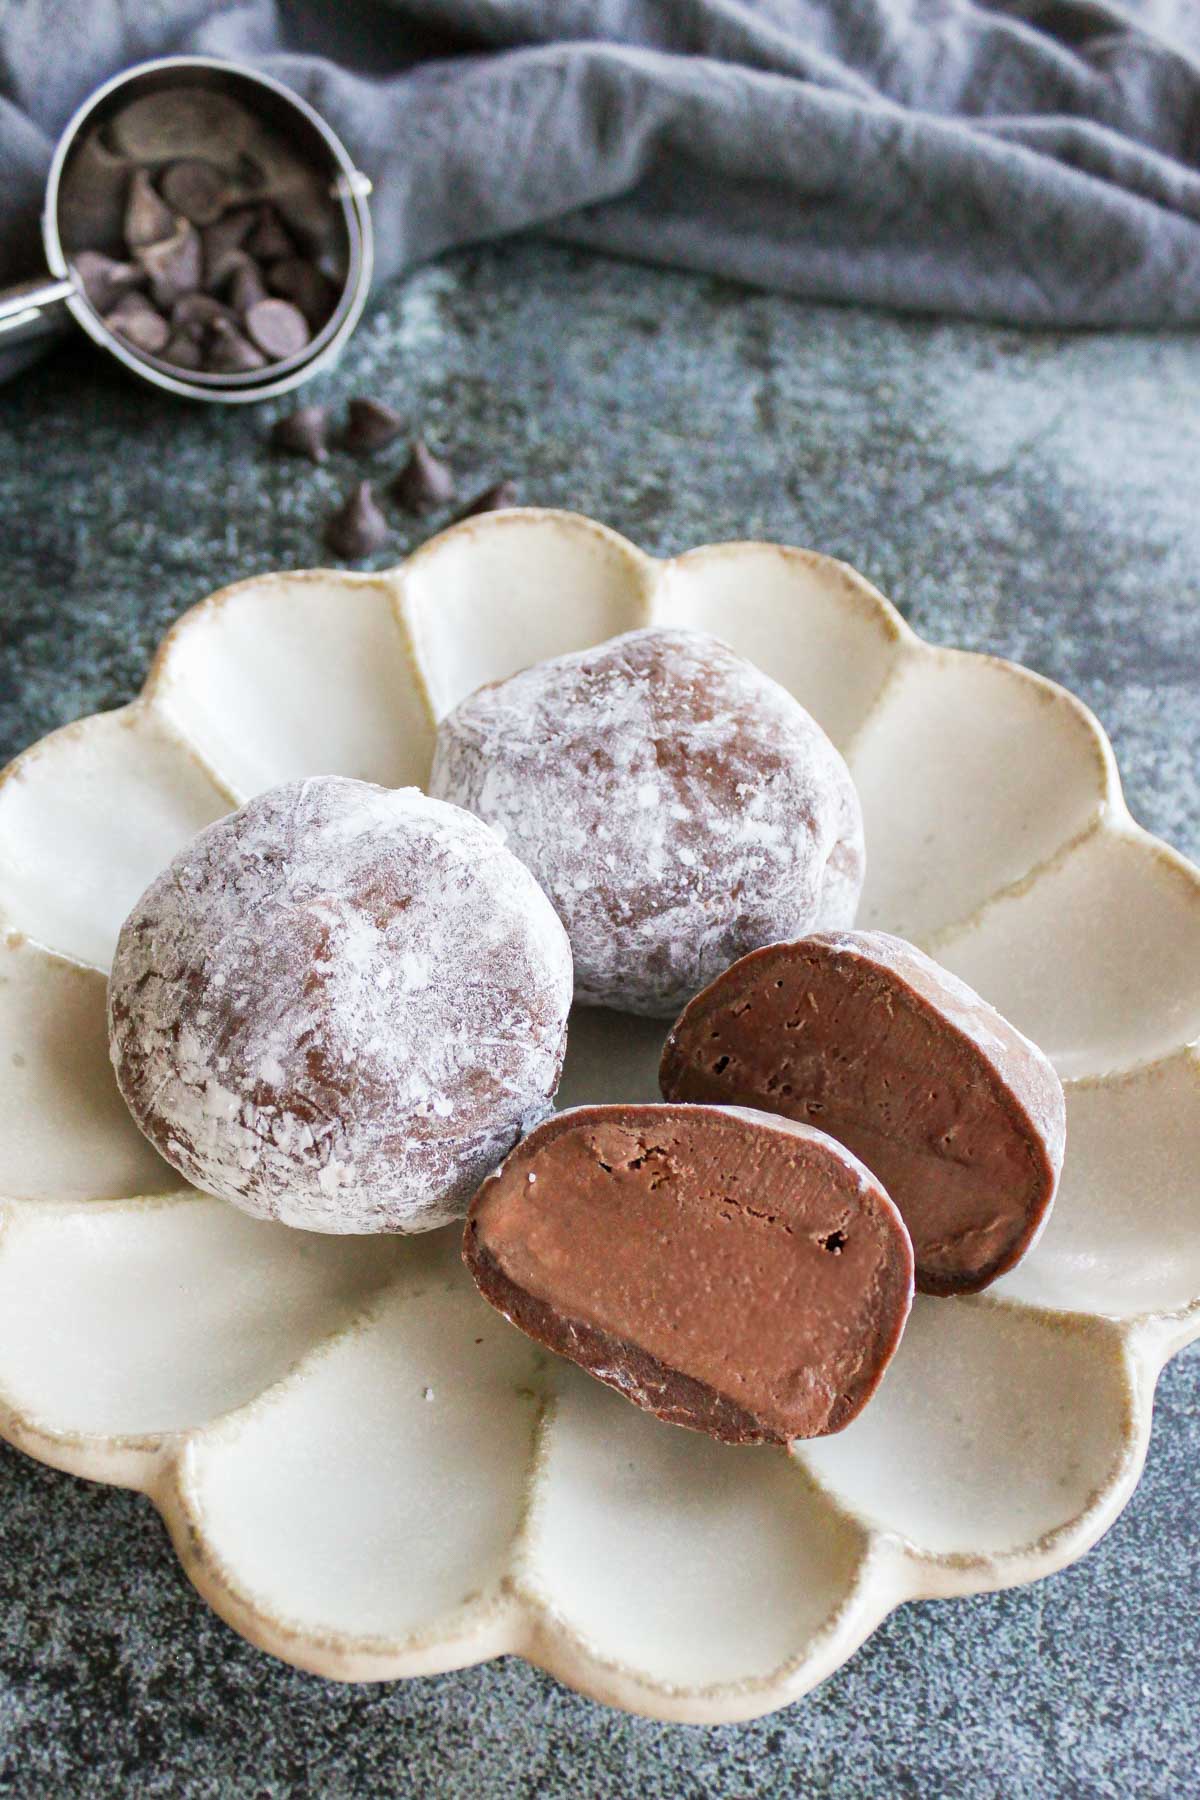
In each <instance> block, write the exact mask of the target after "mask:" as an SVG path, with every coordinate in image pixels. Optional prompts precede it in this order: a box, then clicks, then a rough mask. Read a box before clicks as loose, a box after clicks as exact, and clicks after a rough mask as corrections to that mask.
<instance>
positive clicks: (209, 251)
mask: <svg viewBox="0 0 1200 1800" xmlns="http://www.w3.org/2000/svg"><path fill="white" fill-rule="evenodd" d="M254 219H255V209H254V208H253V207H252V206H239V207H235V208H234V210H233V211H232V212H227V213H226V214H225V216H224V217H223V218H220V219H218V220H217V222H216V224H215V225H206V226H205V227H204V230H203V231H202V232H201V233H200V241H201V243H202V245H203V247H204V285H205V287H206V288H209V289H215V288H219V287H221V286H223V284H224V283H225V282H226V281H228V280H229V277H230V276H231V275H233V274H234V273H235V272H236V270H237V269H239V268H240V267H241V254H240V253H241V249H242V245H243V244H244V243H245V241H246V239H247V237H248V236H249V234H250V229H251V227H252V226H253V224H254Z"/></svg>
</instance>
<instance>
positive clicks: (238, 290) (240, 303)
mask: <svg viewBox="0 0 1200 1800" xmlns="http://www.w3.org/2000/svg"><path fill="white" fill-rule="evenodd" d="M266 297H267V285H266V282H265V281H264V280H263V278H262V271H261V270H260V268H259V266H258V264H257V263H256V262H254V261H252V259H251V258H250V257H249V256H247V257H246V258H245V260H244V261H243V263H242V264H241V267H240V268H238V269H237V270H235V272H234V276H233V280H232V281H231V282H230V284H229V304H230V305H231V306H232V308H233V310H234V312H236V313H241V315H242V317H243V318H244V317H245V316H246V314H247V313H248V312H249V311H250V308H251V307H252V306H257V305H258V303H259V301H260V300H265V299H266ZM280 304H281V305H283V304H285V302H282V301H281V302H280ZM307 329H308V327H307V326H305V330H306V331H307Z"/></svg>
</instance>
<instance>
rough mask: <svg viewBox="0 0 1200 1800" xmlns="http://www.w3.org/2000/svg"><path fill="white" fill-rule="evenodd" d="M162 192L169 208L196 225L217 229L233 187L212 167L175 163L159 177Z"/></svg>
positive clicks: (188, 162) (200, 164)
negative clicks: (217, 222)
mask: <svg viewBox="0 0 1200 1800" xmlns="http://www.w3.org/2000/svg"><path fill="white" fill-rule="evenodd" d="M158 187H159V192H160V193H161V194H162V197H163V199H164V200H165V201H166V203H167V205H168V206H169V207H171V208H172V210H173V211H175V212H177V213H182V214H183V217H184V218H185V219H187V220H189V221H190V222H191V223H192V224H193V225H213V224H215V223H216V221H217V220H218V219H219V218H220V217H221V214H222V213H223V212H224V211H225V208H226V206H227V205H228V204H229V187H228V184H227V182H226V180H225V177H224V175H222V173H221V171H220V169H216V168H214V167H213V165H212V163H207V162H199V161H197V160H194V159H192V160H189V161H187V162H177V163H172V164H171V166H170V168H169V169H165V170H164V171H163V173H162V175H161V176H160V177H159V183H158Z"/></svg>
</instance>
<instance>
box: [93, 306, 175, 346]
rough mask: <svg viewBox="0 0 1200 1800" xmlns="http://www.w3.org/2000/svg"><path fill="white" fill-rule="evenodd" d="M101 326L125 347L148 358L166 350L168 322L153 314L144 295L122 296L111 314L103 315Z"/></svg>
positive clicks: (158, 314)
mask: <svg viewBox="0 0 1200 1800" xmlns="http://www.w3.org/2000/svg"><path fill="white" fill-rule="evenodd" d="M104 323H105V324H106V325H107V326H108V328H109V330H110V331H115V332H116V333H117V334H118V336H120V337H123V338H124V339H125V341H126V343H129V344H132V345H133V346H134V348H135V349H136V350H144V351H146V353H147V354H148V355H150V356H157V355H158V353H159V351H160V350H163V349H165V347H166V344H167V340H168V339H169V337H170V335H171V328H170V326H169V325H168V324H167V321H166V320H165V319H164V318H163V316H162V314H161V313H160V312H156V311H155V309H154V307H153V306H151V304H150V302H149V301H148V300H147V299H146V296H145V295H144V294H137V293H129V294H122V296H121V298H120V299H119V300H118V301H117V304H116V305H115V306H114V307H113V309H112V311H111V312H110V313H106V314H105V316H104Z"/></svg>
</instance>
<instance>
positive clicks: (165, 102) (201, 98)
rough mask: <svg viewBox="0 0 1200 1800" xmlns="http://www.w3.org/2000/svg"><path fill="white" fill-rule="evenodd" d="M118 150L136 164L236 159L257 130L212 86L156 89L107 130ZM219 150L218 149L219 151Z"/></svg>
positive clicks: (241, 109) (123, 111)
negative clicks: (200, 155) (206, 151)
mask: <svg viewBox="0 0 1200 1800" xmlns="http://www.w3.org/2000/svg"><path fill="white" fill-rule="evenodd" d="M109 129H110V131H111V134H112V140H113V143H114V145H115V147H116V148H117V149H118V150H120V151H122V152H123V153H124V154H125V155H126V156H130V157H132V158H133V160H134V161H135V162H170V161H174V160H175V158H176V157H181V156H182V157H193V156H195V154H196V152H197V150H198V149H199V148H200V147H201V146H204V147H206V148H208V147H209V146H211V151H210V154H211V155H213V156H216V155H217V154H218V153H221V154H224V155H225V156H226V157H228V158H229V159H230V161H232V160H233V159H234V158H236V156H237V155H238V153H239V152H240V151H241V149H242V148H243V146H244V145H246V144H248V143H249V142H250V140H251V138H252V137H253V136H254V134H255V131H256V129H257V127H256V125H255V121H254V119H253V117H252V116H251V114H250V113H248V112H247V111H246V108H245V107H244V106H240V105H239V104H238V102H237V101H236V100H233V99H230V98H229V96H228V95H226V94H221V93H218V92H217V91H216V90H215V89H213V88H201V87H171V88H158V89H156V90H155V91H154V92H153V93H150V94H143V95H141V96H140V98H138V99H136V100H131V101H130V102H129V103H128V105H126V106H123V107H122V108H121V109H120V111H119V112H118V113H116V114H115V115H114V116H113V118H112V121H111V124H110V127H109ZM218 147H219V150H218Z"/></svg>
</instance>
